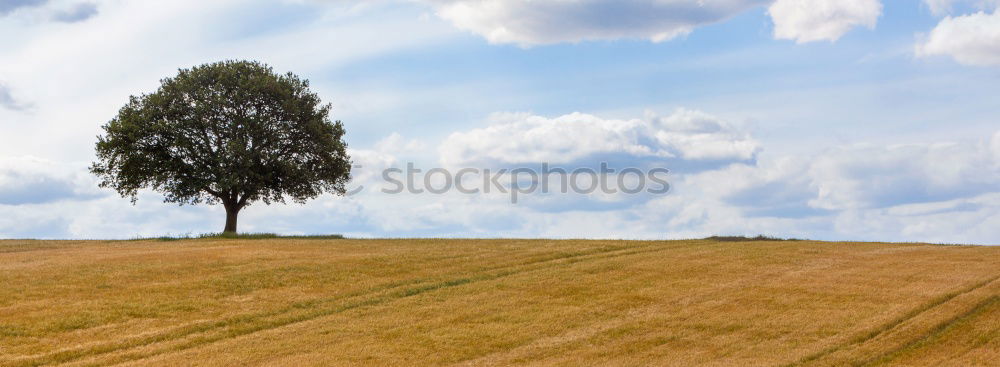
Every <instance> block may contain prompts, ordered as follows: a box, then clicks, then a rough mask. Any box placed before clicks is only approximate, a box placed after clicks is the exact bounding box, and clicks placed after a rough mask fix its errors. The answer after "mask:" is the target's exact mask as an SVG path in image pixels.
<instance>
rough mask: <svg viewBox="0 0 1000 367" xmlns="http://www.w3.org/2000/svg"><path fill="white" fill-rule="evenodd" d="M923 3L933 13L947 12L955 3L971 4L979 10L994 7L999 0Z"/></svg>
mask: <svg viewBox="0 0 1000 367" xmlns="http://www.w3.org/2000/svg"><path fill="white" fill-rule="evenodd" d="M924 4H926V5H927V8H928V9H930V11H931V13H932V14H934V15H945V14H949V13H951V12H952V10H954V7H955V5H957V4H971V5H973V6H974V7H976V8H978V9H980V10H990V9H996V8H997V7H998V6H1000V0H924Z"/></svg>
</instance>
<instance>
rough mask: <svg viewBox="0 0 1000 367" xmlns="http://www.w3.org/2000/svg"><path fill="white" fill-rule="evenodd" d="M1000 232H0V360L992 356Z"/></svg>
mask: <svg viewBox="0 0 1000 367" xmlns="http://www.w3.org/2000/svg"><path fill="white" fill-rule="evenodd" d="M998 279H1000V247H974V246H937V245H921V244H878V243H824V242H811V241H774V242H769V241H754V242H716V241H711V240H690V241H578V240H563V241H555V240H457V239H456V240H440V239H419V240H410V239H407V240H353V239H348V240H312V239H268V240H242V239H194V240H179V241H155V240H150V241H20V240H11V241H0V366H42V365H56V364H61V365H72V366H91V365H116V364H125V365H155V366H184V365H201V366H216V365H240V366H248V365H276V366H303V365H467V366H495V365H512V364H515V365H567V366H581V365H615V366H619V365H626V366H628V365H677V366H689V365H695V364H705V365H721V366H730V365H732V366H747V365H765V366H793V365H817V366H834V365H836V366H841V365H954V366H973V365H991V364H992V365H997V364H998V363H1000V362H998V361H1000V280H998Z"/></svg>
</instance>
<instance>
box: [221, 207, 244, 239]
mask: <svg viewBox="0 0 1000 367" xmlns="http://www.w3.org/2000/svg"><path fill="white" fill-rule="evenodd" d="M239 215H240V208H239V207H238V206H236V205H226V229H224V230H222V232H223V233H232V234H236V217H237V216H239Z"/></svg>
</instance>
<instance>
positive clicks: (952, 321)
mask: <svg viewBox="0 0 1000 367" xmlns="http://www.w3.org/2000/svg"><path fill="white" fill-rule="evenodd" d="M998 302H1000V296H997V295H994V296H990V297H989V298H987V299H985V300H983V301H981V302H979V303H977V304H976V305H975V306H973V307H972V308H970V309H969V310H967V311H965V312H962V313H960V314H958V315H956V316H955V317H952V318H949V319H947V320H944V321H942V322H939V323H938V324H937V325H935V326H934V327H933V328H931V329H930V330H928V331H927V332H926V333H923V334H921V335H919V336H917V337H915V338H914V339H913V340H910V341H909V342H907V343H906V344H903V345H900V346H898V347H896V348H893V349H890V350H888V351H885V352H884V353H882V354H881V355H878V356H875V357H872V358H869V359H867V360H865V361H862V362H861V363H859V364H858V365H860V366H873V365H879V364H881V363H883V362H887V361H891V360H892V358H893V357H895V356H897V355H898V354H899V353H901V352H903V351H905V350H907V349H909V348H911V347H914V346H917V345H920V344H921V343H924V342H927V341H928V340H931V339H933V338H934V337H936V336H939V335H941V334H942V333H945V332H946V331H947V330H948V329H949V328H950V327H952V326H954V325H956V324H958V323H960V322H962V321H964V320H968V319H970V318H974V317H975V316H977V315H979V314H980V313H982V312H983V311H985V310H986V309H987V308H988V307H990V306H992V305H994V304H996V303H998Z"/></svg>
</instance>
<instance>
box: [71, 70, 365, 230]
mask: <svg viewBox="0 0 1000 367" xmlns="http://www.w3.org/2000/svg"><path fill="white" fill-rule="evenodd" d="M329 113H330V105H329V104H323V103H322V102H321V101H320V99H319V97H318V96H317V95H316V94H315V93H313V92H312V91H310V90H309V82H308V81H307V80H303V79H300V78H299V77H298V76H296V75H294V74H292V73H287V74H284V75H281V74H277V73H275V72H274V71H273V70H272V69H271V67H269V66H267V65H265V64H262V63H259V62H254V61H224V62H217V63H212V64H205V65H201V66H196V67H194V68H191V69H181V70H180V71H179V73H178V74H177V76H176V77H173V78H166V79H163V80H161V85H160V88H159V89H158V90H157V91H156V92H155V93H152V94H144V95H141V96H138V97H136V96H131V97H130V98H129V102H128V104H127V105H125V107H122V109H121V110H120V111H119V112H118V115H117V116H116V117H115V118H114V119H112V120H111V121H109V122H108V123H107V124H105V125H104V126H103V129H104V131H105V135H104V136H98V141H97V161H96V162H94V163H93V164H92V165H91V167H90V171H91V172H92V173H93V174H95V175H97V176H98V177H99V178H100V179H101V183H100V186H101V187H111V188H114V189H115V190H116V191H117V192H118V193H119V194H121V195H122V197H129V198H131V200H132V203H133V204H134V203H135V201H136V194H137V193H138V191H139V189H142V188H151V189H153V190H155V191H159V192H162V193H164V195H165V199H164V201H165V202H171V203H178V204H180V205H184V204H198V203H207V204H218V203H222V205H223V206H224V207H225V208H226V227H225V229H224V232H229V233H235V232H236V219H237V216H238V215H239V212H240V210H241V209H243V208H244V207H246V206H247V205H250V204H251V203H253V202H256V201H263V202H264V203H266V204H270V203H272V202H281V203H284V202H285V200H286V198H287V199H291V200H292V201H294V202H297V203H304V202H305V201H306V200H308V199H312V198H315V197H317V196H319V195H320V194H322V193H323V192H330V193H333V194H337V195H343V194H344V192H345V185H346V183H347V181H348V180H349V179H350V170H351V162H350V157H348V155H347V151H346V150H347V144H346V143H345V142H344V141H343V137H344V126H343V124H341V123H340V121H336V122H332V123H331V122H330V119H329Z"/></svg>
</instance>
